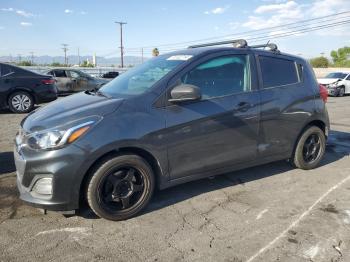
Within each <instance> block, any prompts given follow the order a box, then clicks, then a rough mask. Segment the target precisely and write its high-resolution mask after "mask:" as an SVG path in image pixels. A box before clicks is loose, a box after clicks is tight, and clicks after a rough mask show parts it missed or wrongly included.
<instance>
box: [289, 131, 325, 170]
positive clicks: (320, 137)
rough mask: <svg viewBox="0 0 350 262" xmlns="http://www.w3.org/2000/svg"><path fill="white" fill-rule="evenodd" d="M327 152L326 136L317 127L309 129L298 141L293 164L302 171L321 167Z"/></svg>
mask: <svg viewBox="0 0 350 262" xmlns="http://www.w3.org/2000/svg"><path fill="white" fill-rule="evenodd" d="M325 151H326V136H325V134H324V132H323V131H322V130H321V129H320V128H319V127H317V126H311V127H308V128H307V129H306V130H305V131H304V133H303V134H302V135H301V137H300V138H299V140H298V143H297V145H296V148H295V151H294V155H293V158H292V163H293V164H294V166H296V167H298V168H300V169H305V170H309V169H313V168H315V167H317V166H318V165H319V163H320V162H321V160H322V158H323V156H324V153H325Z"/></svg>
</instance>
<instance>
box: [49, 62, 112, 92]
mask: <svg viewBox="0 0 350 262" xmlns="http://www.w3.org/2000/svg"><path fill="white" fill-rule="evenodd" d="M47 74H48V75H51V76H53V77H54V78H55V79H56V81H57V88H58V91H59V92H60V93H73V92H81V91H86V90H88V91H92V90H96V89H99V88H100V87H101V86H103V85H104V84H105V83H107V82H108V80H105V79H101V78H95V77H92V76H91V75H89V74H86V73H84V72H82V71H80V70H77V69H66V68H56V69H52V70H50V71H48V72H47Z"/></svg>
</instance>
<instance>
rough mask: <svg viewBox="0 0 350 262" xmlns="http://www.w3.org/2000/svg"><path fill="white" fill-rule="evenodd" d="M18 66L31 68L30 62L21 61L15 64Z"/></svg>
mask: <svg viewBox="0 0 350 262" xmlns="http://www.w3.org/2000/svg"><path fill="white" fill-rule="evenodd" d="M16 64H17V65H18V66H32V63H31V62H30V61H21V62H18V63H16Z"/></svg>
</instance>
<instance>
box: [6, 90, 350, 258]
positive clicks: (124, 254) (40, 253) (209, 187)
mask: <svg viewBox="0 0 350 262" xmlns="http://www.w3.org/2000/svg"><path fill="white" fill-rule="evenodd" d="M327 105H328V111H329V115H330V119H331V130H332V131H331V133H330V137H329V141H328V146H327V153H326V156H325V158H324V160H323V162H322V165H321V166H320V167H319V168H317V169H315V170H310V171H303V170H298V169H293V168H291V167H290V166H289V164H288V163H286V162H284V161H280V162H275V163H272V164H268V165H264V166H259V167H254V168H250V169H246V170H242V171H238V172H234V173H230V174H224V175H221V176H216V177H214V178H211V179H203V180H199V181H195V182H191V183H187V184H184V185H180V186H177V187H174V188H170V189H167V190H164V191H160V192H156V193H155V196H154V198H153V200H152V202H151V204H150V205H149V206H148V208H147V209H146V210H145V212H143V213H142V214H141V215H139V216H138V217H135V218H133V219H130V220H127V221H123V222H111V221H106V220H103V219H98V218H96V217H95V216H93V215H92V213H91V212H90V211H89V210H84V211H83V212H82V213H81V214H80V215H78V216H72V217H69V218H66V217H64V216H62V215H61V214H58V213H53V212H49V213H48V214H47V215H44V214H43V213H42V212H41V211H40V210H37V209H35V208H32V207H29V206H26V205H24V204H23V203H22V202H21V201H20V200H19V199H18V193H17V189H16V186H15V167H14V163H13V155H12V145H13V142H12V141H13V139H14V136H15V133H16V131H17V129H18V125H19V123H20V121H21V119H22V118H23V117H24V116H23V115H14V114H10V113H9V112H6V111H2V112H0V123H1V126H0V261H100V260H106V261H350V202H349V200H350V178H349V176H350V158H349V154H350V97H349V96H348V97H344V98H329V101H328V104H327ZM348 178H349V179H348Z"/></svg>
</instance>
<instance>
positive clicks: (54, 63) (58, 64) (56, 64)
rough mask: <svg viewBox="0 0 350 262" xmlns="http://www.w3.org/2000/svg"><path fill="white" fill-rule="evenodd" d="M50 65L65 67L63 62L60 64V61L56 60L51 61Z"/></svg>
mask: <svg viewBox="0 0 350 262" xmlns="http://www.w3.org/2000/svg"><path fill="white" fill-rule="evenodd" d="M50 66H53V67H65V65H64V64H61V63H58V62H53V63H51V64H50Z"/></svg>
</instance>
